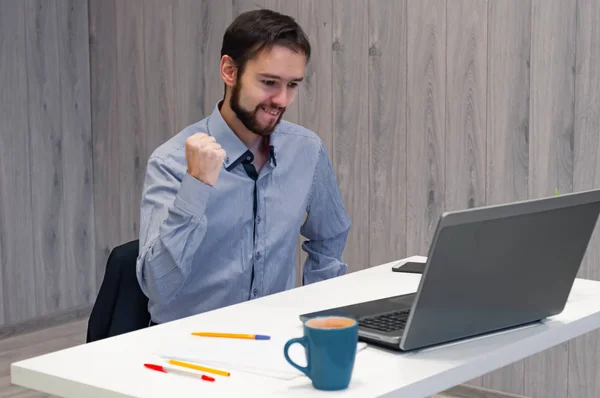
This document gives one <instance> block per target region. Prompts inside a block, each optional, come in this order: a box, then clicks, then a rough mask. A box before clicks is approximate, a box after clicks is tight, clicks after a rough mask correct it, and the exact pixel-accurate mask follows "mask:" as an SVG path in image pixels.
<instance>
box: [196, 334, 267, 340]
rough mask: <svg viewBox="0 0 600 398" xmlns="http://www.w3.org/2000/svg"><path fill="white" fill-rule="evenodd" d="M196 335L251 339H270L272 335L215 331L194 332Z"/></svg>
mask: <svg viewBox="0 0 600 398" xmlns="http://www.w3.org/2000/svg"><path fill="white" fill-rule="evenodd" d="M192 335H194V336H202V337H224V338H231V339H251V340H269V339H270V338H271V337H270V336H265V335H264V334H244V333H215V332H193V333H192Z"/></svg>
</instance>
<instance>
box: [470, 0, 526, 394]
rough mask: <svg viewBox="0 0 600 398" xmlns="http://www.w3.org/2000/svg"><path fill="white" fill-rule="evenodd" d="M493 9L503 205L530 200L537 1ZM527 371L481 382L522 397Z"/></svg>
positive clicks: (493, 109)
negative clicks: (533, 16) (533, 7)
mask: <svg viewBox="0 0 600 398" xmlns="http://www.w3.org/2000/svg"><path fill="white" fill-rule="evenodd" d="M488 7H489V10H488V59H487V64H488V72H489V73H488V86H487V87H488V90H487V180H486V203H487V204H498V203H508V202H513V201H516V200H524V199H527V189H528V185H527V184H528V181H527V180H528V173H529V71H530V44H531V1H530V0H499V1H493V2H490V3H488ZM507 76H510V79H507ZM523 370H524V361H518V362H517V363H515V364H513V365H510V366H506V367H504V368H502V369H499V370H497V371H496V372H493V373H490V374H488V375H485V376H483V377H482V378H481V384H482V386H483V387H487V388H491V389H494V390H499V391H504V392H509V393H513V394H520V395H522V394H523V382H524V376H523Z"/></svg>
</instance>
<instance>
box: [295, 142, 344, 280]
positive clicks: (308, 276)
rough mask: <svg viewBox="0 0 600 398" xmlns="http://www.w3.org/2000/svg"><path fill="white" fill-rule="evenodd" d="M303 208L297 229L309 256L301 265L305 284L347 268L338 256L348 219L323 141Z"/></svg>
mask: <svg viewBox="0 0 600 398" xmlns="http://www.w3.org/2000/svg"><path fill="white" fill-rule="evenodd" d="M306 210H307V216H306V220H305V222H304V224H303V225H302V227H301V230H300V233H301V234H302V236H304V237H305V238H306V239H307V240H306V241H305V242H304V243H303V244H302V249H303V250H304V251H305V252H306V253H307V255H308V256H307V259H306V261H305V263H304V267H303V284H305V285H306V284H310V283H314V282H318V281H321V280H324V279H329V278H333V277H336V276H339V275H343V274H344V273H345V272H346V270H347V268H348V267H347V265H346V264H345V263H343V262H342V261H341V257H342V253H343V251H344V248H345V246H346V240H347V238H348V232H349V231H350V226H351V221H350V218H349V217H348V214H347V212H346V209H345V207H344V202H343V200H342V196H341V194H340V191H339V188H338V184H337V180H336V178H335V174H334V172H333V167H332V165H331V162H330V161H329V157H328V155H327V151H326V149H325V147H324V146H323V144H322V142H321V145H320V149H319V157H318V161H317V165H316V168H315V172H314V177H313V183H312V187H311V192H310V195H309V200H308V206H307V209H306Z"/></svg>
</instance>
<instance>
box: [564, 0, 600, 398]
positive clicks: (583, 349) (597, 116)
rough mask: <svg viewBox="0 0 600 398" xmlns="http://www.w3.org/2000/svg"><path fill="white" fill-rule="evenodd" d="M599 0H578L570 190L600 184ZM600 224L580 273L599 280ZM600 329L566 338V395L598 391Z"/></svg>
mask: <svg viewBox="0 0 600 398" xmlns="http://www.w3.org/2000/svg"><path fill="white" fill-rule="evenodd" d="M598 21H600V3H598V2H597V1H594V0H579V1H578V2H577V50H576V51H577V53H576V68H575V70H576V75H575V164H574V173H573V174H574V175H573V180H574V181H573V190H574V191H582V190H587V189H593V188H599V187H600V161H599V159H600V134H598V131H599V130H600V72H599V71H598V67H597V65H598V64H599V63H600V40H598V37H599V35H600V30H599V26H598ZM599 229H600V226H598V225H597V226H596V229H595V230H594V233H593V235H592V240H591V242H590V244H589V246H588V250H587V252H586V254H585V256H584V258H583V264H582V267H581V270H580V272H579V275H578V276H579V277H581V278H587V279H594V280H600V260H599V258H600V249H599V242H600V240H599V239H600V232H599ZM598 358H600V331H594V332H591V333H588V334H586V335H584V336H581V337H578V338H576V339H573V340H571V341H570V342H569V374H568V397H569V398H592V397H597V396H598V395H600V366H599V365H598Z"/></svg>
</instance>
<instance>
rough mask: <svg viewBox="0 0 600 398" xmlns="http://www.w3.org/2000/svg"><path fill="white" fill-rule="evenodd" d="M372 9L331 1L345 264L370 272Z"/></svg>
mask: <svg viewBox="0 0 600 398" xmlns="http://www.w3.org/2000/svg"><path fill="white" fill-rule="evenodd" d="M368 22H369V21H368V8H367V3H366V2H364V1H362V0H352V1H345V0H334V1H333V71H332V77H333V85H334V86H333V108H332V112H333V148H334V150H333V167H334V170H335V173H336V176H337V179H338V185H339V187H340V192H341V194H342V198H343V200H344V204H345V207H346V210H347V211H348V214H349V216H350V219H351V220H352V228H351V229H350V234H349V236H348V240H347V244H346V249H345V251H344V254H343V255H342V261H344V262H346V263H347V264H348V272H352V271H357V270H360V269H363V268H366V267H368V266H369V213H368V211H367V209H368V208H369V197H370V192H369V166H368V159H369V138H370V137H369V103H368V100H367V98H366V97H367V92H368V88H369V86H368V72H369V65H368V57H367V54H368V45H369V43H368V39H369V32H368Z"/></svg>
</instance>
